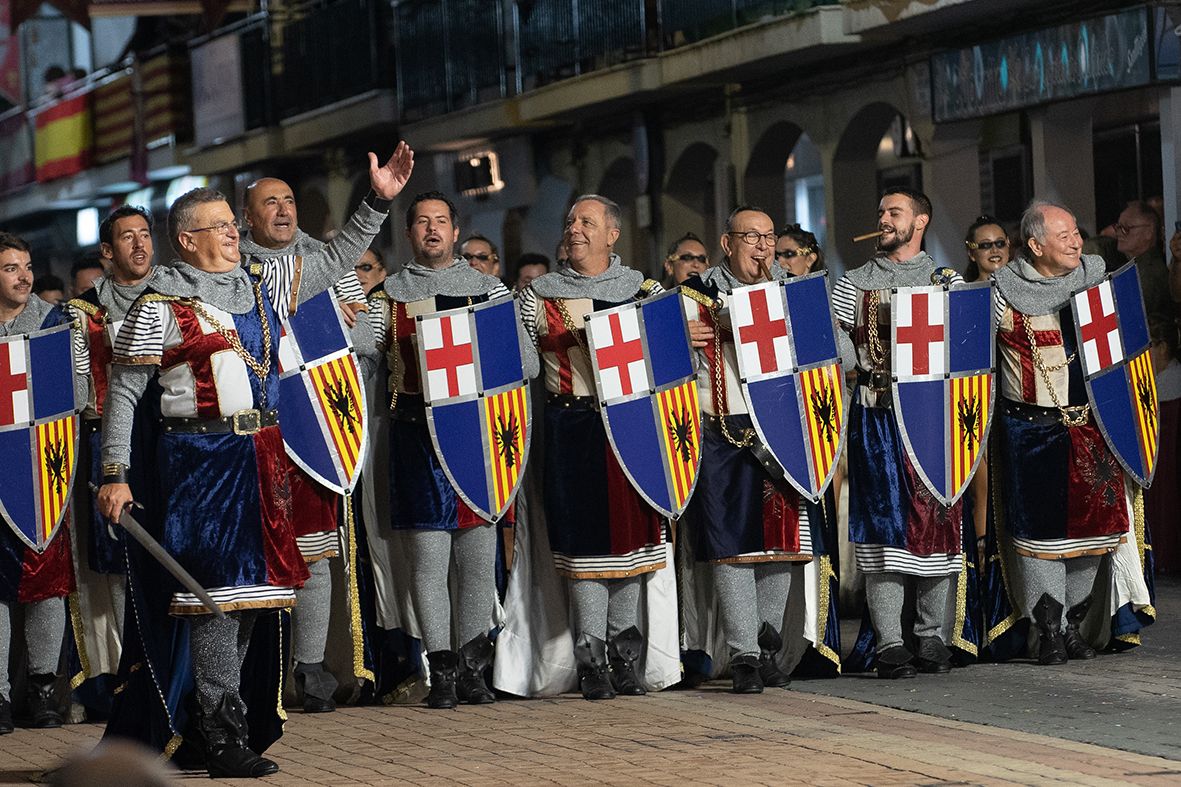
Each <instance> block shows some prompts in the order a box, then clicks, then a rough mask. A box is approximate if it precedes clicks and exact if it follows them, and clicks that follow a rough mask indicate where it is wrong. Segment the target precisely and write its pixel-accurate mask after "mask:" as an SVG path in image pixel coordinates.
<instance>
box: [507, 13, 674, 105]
mask: <svg viewBox="0 0 1181 787" xmlns="http://www.w3.org/2000/svg"><path fill="white" fill-rule="evenodd" d="M646 5H647V4H646V3H645V2H644V0H528V1H526V0H516V2H514V3H513V21H514V25H515V28H516V36H515V38H516V41H517V90H518V91H524V90H529V89H531V88H534V87H537V86H540V85H544V84H546V83H549V82H554V81H557V80H559V79H565V78H566V77H571V76H576V75H578V74H582V73H585V72H587V71H594V70H596V69H599V68H604V67H607V66H611V65H614V64H616V63H621V62H624V61H626V60H632V59H635V58H639V57H646V56H648V55H650V54H653V49H652V46H651V44H650V42H649V41H648V30H649V27H650V24H651V23H652V22H653V21H654V20H651V19H649V14H648V12H647V10H646Z"/></svg>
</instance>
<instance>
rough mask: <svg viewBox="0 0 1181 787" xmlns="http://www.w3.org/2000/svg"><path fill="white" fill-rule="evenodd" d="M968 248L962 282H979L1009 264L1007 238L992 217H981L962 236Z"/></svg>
mask: <svg viewBox="0 0 1181 787" xmlns="http://www.w3.org/2000/svg"><path fill="white" fill-rule="evenodd" d="M964 245H965V246H967V247H968V267H967V268H966V269H965V270H964V281H981V280H983V279H985V278H987V277H989V276H991V275H992V274H993V273H995V272H996V271H997V270H999V269H1000V268H1003V267H1004V266H1005V265H1008V264H1009V259H1010V252H1009V249H1010V247H1009V236H1008V234H1006V233H1005V230H1004V228H1003V227H1002V226H1001V225H1000V223H999V222H998V221H997V220H996V219H994V218H993V217H992V216H981V217H980V218H978V219H976V220H975V221H974V222H972V226H970V227H968V233H967V235H965V236H964Z"/></svg>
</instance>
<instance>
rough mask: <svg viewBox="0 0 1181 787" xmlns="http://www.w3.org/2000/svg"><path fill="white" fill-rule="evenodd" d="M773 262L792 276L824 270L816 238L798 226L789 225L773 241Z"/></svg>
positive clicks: (821, 253)
mask: <svg viewBox="0 0 1181 787" xmlns="http://www.w3.org/2000/svg"><path fill="white" fill-rule="evenodd" d="M775 261H776V262H777V263H779V267H780V268H783V269H784V270H785V271H787V272H788V273H790V274H791V275H792V276H803V275H804V274H805V273H812V272H813V271H822V270H824V252H823V251H821V250H820V244H819V243H817V242H816V236H815V235H813V234H812V233H810V232H808V231H807V230H805V229H801V228H800V225H799V224H789V225H788V226H787V227H785V228H784V229H783V232H780V233H779V237H778V238H777V239H776V241H775Z"/></svg>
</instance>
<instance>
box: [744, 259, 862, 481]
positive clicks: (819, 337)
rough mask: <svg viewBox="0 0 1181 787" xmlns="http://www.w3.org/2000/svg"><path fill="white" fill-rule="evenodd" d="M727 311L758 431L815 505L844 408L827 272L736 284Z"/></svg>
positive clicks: (831, 468) (837, 445)
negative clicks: (772, 280)
mask: <svg viewBox="0 0 1181 787" xmlns="http://www.w3.org/2000/svg"><path fill="white" fill-rule="evenodd" d="M729 309H730V319H731V324H732V325H733V328H734V347H735V353H736V355H737V358H738V373H739V376H740V377H741V382H742V391H743V394H744V395H745V397H746V401H747V405H748V407H749V409H750V417H751V421H752V422H753V424H754V428H755V432H756V433H757V434H758V437H759V440H760V441H762V443H763V445H764V446H766V448H767V449H768V450H769V451H770V452H771V455H772V456H774V457H775V460H776V462H778V463H779V466H780V467H781V468H782V469H783V473H784V477H785V478H786V479H787V480H788V482H790V483H791V485H792V486H793V487H795V488H796V489H797V490H798V491H799V492H800V494H802V495H804V497H806V498H808V499H809V500H812V501H814V502H815V501H817V500H819V499H820V497H821V496H822V495H823V494H824V490H825V489H827V488H828V485H829V483H831V482H832V477H833V474H834V473H835V472H836V466H837V460H838V459H839V457H840V455H841V451H842V450H844V444H845V435H846V432H847V429H846V417H847V415H848V412H849V397H848V396H847V395H846V393H845V383H844V372H843V371H842V369H841V363H840V352H839V351H838V350H837V343H836V331H837V328H836V322H835V321H834V318H833V314H832V302H831V298H830V295H829V291H828V274H827V273H826V272H820V273H810V274H808V275H806V276H798V277H795V278H792V279H787V280H784V281H776V282H766V283H763V284H754V285H751V286H749V287H739V288H737V289H735V290H734V291H733V292H732V293H730V295H729Z"/></svg>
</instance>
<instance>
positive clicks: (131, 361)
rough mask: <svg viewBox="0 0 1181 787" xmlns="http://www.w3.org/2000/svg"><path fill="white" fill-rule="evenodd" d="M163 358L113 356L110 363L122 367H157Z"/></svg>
mask: <svg viewBox="0 0 1181 787" xmlns="http://www.w3.org/2000/svg"><path fill="white" fill-rule="evenodd" d="M161 360H163V358H162V357H161V356H159V355H137V356H135V357H134V358H132V357H130V356H127V355H115V356H112V357H111V363H117V364H120V365H122V366H159V365H160V361H161Z"/></svg>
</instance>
